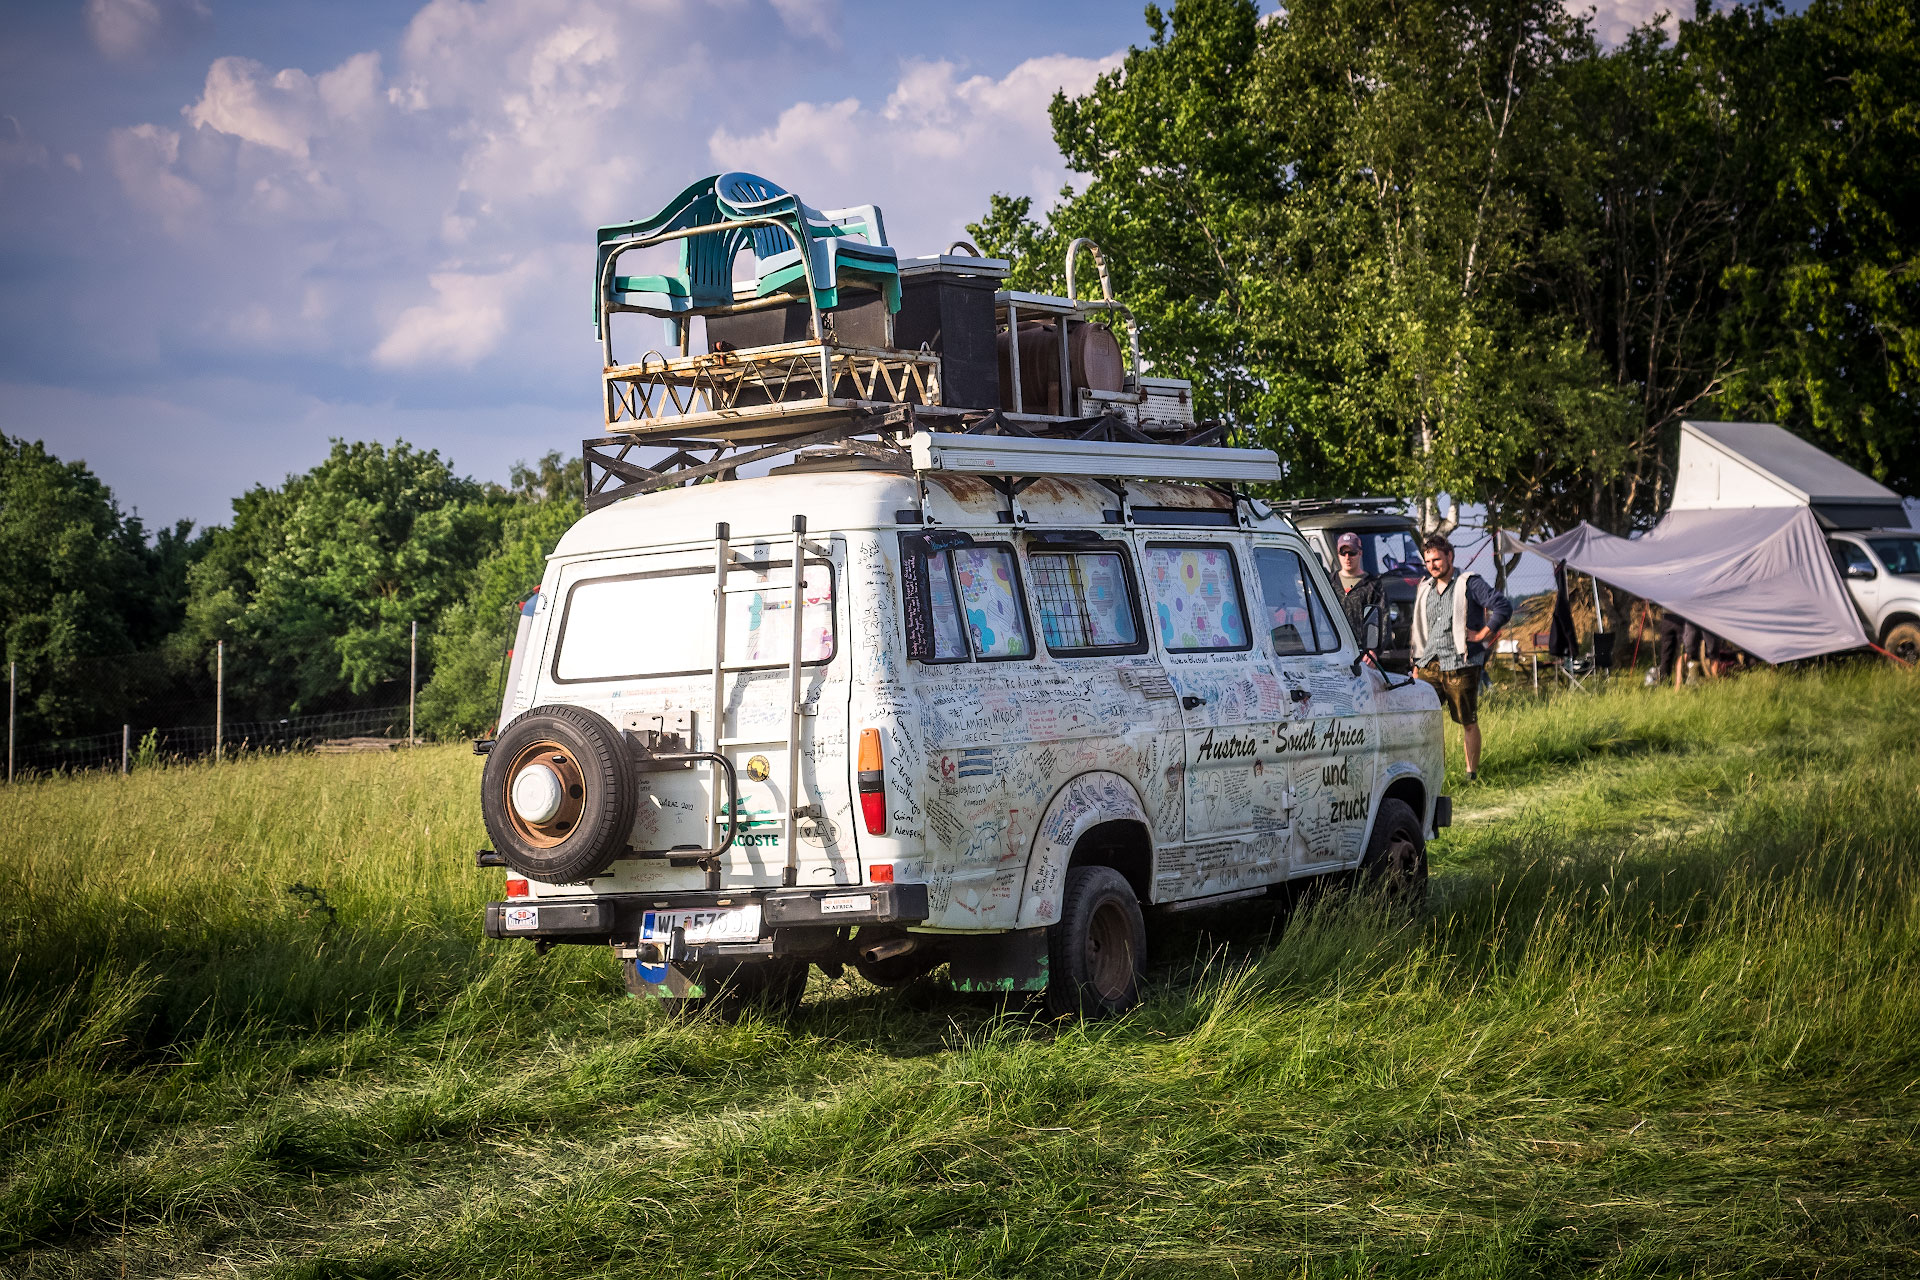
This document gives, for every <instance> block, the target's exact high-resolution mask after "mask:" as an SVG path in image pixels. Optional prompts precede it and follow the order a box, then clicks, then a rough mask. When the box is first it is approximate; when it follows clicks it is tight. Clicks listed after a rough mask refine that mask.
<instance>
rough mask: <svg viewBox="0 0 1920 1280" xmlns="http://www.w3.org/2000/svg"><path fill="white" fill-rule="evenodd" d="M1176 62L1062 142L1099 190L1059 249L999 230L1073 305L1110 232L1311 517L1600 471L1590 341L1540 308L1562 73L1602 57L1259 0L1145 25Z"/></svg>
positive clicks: (1440, 513) (1538, 21) (1131, 286)
mask: <svg viewBox="0 0 1920 1280" xmlns="http://www.w3.org/2000/svg"><path fill="white" fill-rule="evenodd" d="M1147 20H1148V23H1149V26H1150V28H1151V40H1150V42H1149V44H1148V45H1147V46H1146V47H1145V48H1138V49H1133V50H1131V51H1129V53H1128V55H1127V58H1126V60H1125V62H1124V64H1123V65H1122V66H1121V67H1120V68H1119V69H1118V70H1116V71H1115V72H1113V73H1111V74H1109V75H1107V76H1105V77H1103V78H1102V79H1101V80H1100V81H1099V83H1098V84H1097V85H1096V86H1095V88H1094V89H1093V90H1092V91H1091V92H1090V93H1089V94H1087V95H1086V96H1085V97H1082V98H1079V99H1067V98H1064V97H1062V98H1059V99H1056V101H1055V103H1054V106H1053V122H1054V130H1055V136H1056V139H1057V140H1058V142H1059V144H1060V147H1061V152H1062V155H1063V156H1064V157H1065V159H1066V161H1067V162H1068V164H1069V165H1071V166H1072V167H1073V168H1075V169H1076V170H1079V171H1080V172H1082V173H1084V174H1086V175H1087V181H1086V184H1085V186H1084V188H1083V189H1081V190H1080V191H1079V192H1078V193H1071V192H1070V193H1067V194H1066V195H1065V197H1064V198H1063V200H1062V202H1061V203H1060V204H1059V205H1058V206H1057V207H1056V208H1055V209H1054V210H1053V211H1052V212H1051V213H1050V215H1049V217H1048V219H1047V223H1046V225H1045V226H1044V227H1041V226H1039V225H1038V224H1035V223H1032V222H1031V221H1030V220H1029V219H1028V218H1027V216H1026V215H1027V213H1028V210H1027V208H1025V207H1023V206H1022V205H1020V204H1018V203H1015V202H1010V201H1006V200H1004V199H1003V200H1000V201H998V202H996V204H995V205H994V207H993V208H992V209H991V211H990V213H989V216H988V217H987V219H985V220H984V221H983V222H981V223H980V224H978V225H977V226H976V227H975V228H974V230H976V231H977V232H978V233H979V235H980V236H981V238H982V239H983V240H984V241H986V242H987V243H988V245H989V247H990V248H992V249H995V250H1000V251H1006V252H1013V253H1018V254H1021V255H1022V258H1023V264H1025V266H1026V270H1027V272H1028V280H1029V282H1030V283H1032V284H1057V283H1058V275H1057V268H1056V267H1055V266H1054V264H1055V263H1057V262H1058V261H1059V256H1058V255H1059V251H1060V248H1061V247H1062V246H1063V245H1064V243H1065V240H1066V238H1067V237H1069V236H1076V235H1085V236H1089V237H1091V238H1092V239H1094V240H1095V241H1096V242H1098V243H1100V244H1101V245H1102V246H1103V247H1105V248H1106V249H1107V250H1108V251H1109V252H1110V254H1111V255H1112V257H1113V259H1114V267H1115V275H1116V280H1117V283H1118V285H1119V287H1120V291H1121V294H1122V296H1123V297H1124V299H1125V300H1126V301H1127V302H1128V303H1129V305H1130V306H1131V307H1132V308H1133V310H1134V311H1135V313H1136V314H1137V315H1139V317H1140V319H1141V321H1142V324H1143V327H1144V329H1145V331H1146V334H1147V337H1148V345H1149V348H1150V350H1151V351H1152V352H1153V353H1154V355H1155V357H1156V358H1157V359H1158V360H1159V361H1160V362H1161V364H1162V365H1163V366H1170V367H1171V368H1172V369H1175V370H1178V371H1179V372H1182V373H1185V374H1188V375H1189V376H1193V377H1194V378H1195V379H1196V381H1197V382H1198V383H1199V398H1200V406H1201V409H1202V411H1203V412H1209V413H1212V414H1214V415H1216V416H1219V417H1222V418H1224V419H1226V420H1227V421H1229V422H1231V423H1233V424H1234V425H1236V426H1237V427H1239V428H1240V429H1241V431H1242V432H1243V433H1244V434H1245V435H1246V436H1247V437H1250V438H1253V439H1256V440H1259V441H1260V442H1262V443H1265V444H1268V445H1270V446H1271V447H1273V448H1275V449H1277V450H1278V451H1279V452H1280V453H1281V455H1282V457H1283V458H1284V459H1285V460H1286V462H1287V466H1288V475H1287V481H1286V487H1287V488H1288V489H1289V490H1290V491H1291V492H1294V493H1300V494H1314V493H1354V492H1356V491H1358V492H1399V493H1412V494H1414V495H1417V496H1418V497H1420V498H1421V499H1423V500H1424V501H1425V502H1426V503H1427V506H1426V508H1425V517H1426V523H1427V524H1428V525H1429V526H1430V527H1437V528H1450V527H1451V526H1452V524H1453V523H1454V520H1455V519H1456V518H1457V517H1456V513H1455V512H1452V511H1447V510H1442V509H1440V508H1438V507H1437V506H1435V505H1433V502H1434V499H1435V498H1436V497H1437V496H1438V495H1441V494H1454V495H1461V494H1465V495H1471V496H1474V497H1484V496H1485V495H1486V494H1488V493H1489V492H1490V491H1492V490H1494V489H1495V488H1496V487H1497V486H1498V485H1499V484H1500V483H1501V482H1503V481H1504V480H1505V479H1507V478H1508V477H1509V476H1511V475H1513V474H1515V473H1516V472H1517V471H1518V470H1519V469H1521V468H1522V467H1523V466H1525V467H1535V466H1537V465H1538V459H1539V455H1540V454H1541V453H1543V452H1548V453H1568V452H1573V453H1579V454H1582V455H1591V454H1592V453H1594V452H1595V451H1596V450H1598V449H1600V448H1601V447H1602V444H1601V441H1602V439H1603V438H1604V435H1605V431H1606V427H1607V425H1608V423H1609V422H1610V420H1611V419H1612V418H1613V417H1614V416H1616V415H1617V414H1618V412H1619V406H1618V404H1617V402H1616V401H1615V400H1614V399H1613V398H1612V397H1610V396H1608V395H1607V394H1606V393H1605V391H1604V389H1603V388H1602V385H1601V380H1600V378H1599V376H1598V366H1597V363H1596V362H1595V360H1594V359H1593V356H1592V353H1591V352H1590V351H1589V350H1588V349H1587V347H1586V344H1585V343H1584V341H1583V340H1582V335H1581V334H1580V333H1579V332H1578V330H1577V329H1576V328H1574V327H1573V326H1572V325H1570V324H1569V323H1567V321H1566V320H1565V318H1564V317H1562V316H1559V315H1557V314H1553V313H1550V312H1542V311H1540V310H1539V309H1538V308H1533V307H1530V306H1528V305H1527V302H1528V300H1527V297H1526V293H1527V290H1526V281H1525V269H1526V267H1527V266H1528V265H1529V264H1530V263H1532V262H1533V261H1534V260H1535V259H1536V258H1537V257H1538V256H1539V254H1540V252H1541V250H1542V245H1543V243H1544V241H1545V238H1546V235H1547V233H1548V231H1549V227H1548V225H1547V223H1546V220H1545V212H1544V201H1543V200H1542V199H1541V198H1540V190H1539V182H1538V175H1539V174H1540V173H1542V172H1543V171H1544V170H1546V169H1548V168H1550V167H1551V166H1553V165H1555V164H1557V163H1559V162H1560V161H1559V153H1560V151H1562V150H1563V149H1565V148H1566V147H1567V145H1568V142H1567V137H1568V123H1569V122H1568V118H1567V117H1568V112H1569V110H1570V105H1569V103H1568V101H1567V99H1566V95H1565V94H1564V93H1563V92H1562V91H1561V89H1560V87H1559V85H1558V83H1557V81H1556V79H1555V73H1556V72H1557V71H1558V69H1559V68H1561V67H1563V66H1564V65H1566V64H1567V63H1568V62H1570V61H1573V60H1576V59H1578V58H1581V57H1585V56H1588V55H1589V54H1590V53H1591V49H1592V45H1591V41H1590V40H1589V38H1588V37H1587V35H1586V33H1585V31H1584V29H1583V28H1582V26H1581V25H1580V23H1579V22H1577V21H1575V20H1574V19H1572V18H1570V17H1568V15H1567V13H1566V12H1565V10H1564V8H1563V7H1562V6H1561V5H1559V4H1558V3H1555V2H1553V0H1471V2H1460V0H1455V2H1452V3H1447V2H1442V0H1407V2H1394V0H1302V2H1301V3H1296V4H1292V5H1289V6H1288V7H1287V8H1286V9H1285V10H1283V11H1281V12H1280V13H1278V14H1275V15H1273V16H1272V17H1271V18H1269V19H1267V20H1265V21H1261V20H1260V19H1259V17H1258V15H1257V13H1256V11H1255V8H1254V6H1253V5H1252V4H1250V3H1245V2H1243V0H1189V2H1187V3H1182V4H1180V5H1177V6H1175V8H1174V9H1173V10H1172V12H1171V14H1164V15H1163V14H1162V13H1161V12H1160V11H1158V10H1157V9H1152V8H1150V9H1149V10H1148V11H1147Z"/></svg>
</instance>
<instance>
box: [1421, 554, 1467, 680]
mask: <svg viewBox="0 0 1920 1280" xmlns="http://www.w3.org/2000/svg"><path fill="white" fill-rule="evenodd" d="M1465 576H1466V575H1465V574H1461V573H1456V574H1454V575H1453V581H1451V582H1449V583H1447V585H1446V586H1444V587H1442V586H1440V585H1439V584H1438V583H1434V584H1432V587H1431V589H1430V590H1429V591H1428V593H1427V647H1426V649H1425V651H1424V652H1421V653H1416V654H1414V655H1413V660H1414V662H1415V664H1416V665H1419V666H1422V667H1424V666H1426V665H1427V664H1428V663H1429V662H1438V663H1439V664H1440V669H1441V670H1442V671H1458V670H1459V669H1460V668H1462V667H1464V666H1466V665H1467V655H1466V654H1464V653H1461V652H1460V650H1459V649H1457V648H1455V647H1454V643H1453V593H1454V590H1455V588H1457V587H1458V586H1459V585H1460V579H1462V578H1463V577H1465Z"/></svg>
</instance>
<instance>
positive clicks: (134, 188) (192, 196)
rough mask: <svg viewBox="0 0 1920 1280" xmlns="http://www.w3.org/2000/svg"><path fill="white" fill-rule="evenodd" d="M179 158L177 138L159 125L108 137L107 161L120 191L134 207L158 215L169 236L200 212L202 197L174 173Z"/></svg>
mask: <svg viewBox="0 0 1920 1280" xmlns="http://www.w3.org/2000/svg"><path fill="white" fill-rule="evenodd" d="M179 159H180V135H179V133H178V132H176V131H175V130H172V129H163V128H161V127H160V126H158V125H152V124H137V125H134V126H133V127H132V128H131V129H115V130H114V131H113V132H112V133H111V134H110V135H108V137H107V160H108V162H109V163H110V164H111V165H112V166H113V174H114V177H116V178H118V179H119V180H120V186H121V189H122V190H124V191H125V192H126V193H127V197H128V198H129V199H130V200H132V201H133V202H134V204H136V205H137V206H139V207H140V208H142V209H145V210H147V211H148V212H149V213H156V214H158V215H160V220H161V222H162V224H163V225H164V226H165V227H166V228H167V231H168V233H169V234H172V235H178V234H180V233H181V232H182V231H184V229H185V228H186V226H187V224H188V222H189V220H190V219H192V218H193V217H194V216H195V215H196V214H198V213H199V212H200V208H201V205H202V204H203V203H204V202H205V197H204V194H203V193H202V192H201V190H200V188H199V187H198V186H196V185H195V184H194V183H193V182H191V181H190V180H188V179H187V178H184V177H182V176H180V175H179V174H178V173H176V172H174V165H175V163H176V162H177V161H178V160H179Z"/></svg>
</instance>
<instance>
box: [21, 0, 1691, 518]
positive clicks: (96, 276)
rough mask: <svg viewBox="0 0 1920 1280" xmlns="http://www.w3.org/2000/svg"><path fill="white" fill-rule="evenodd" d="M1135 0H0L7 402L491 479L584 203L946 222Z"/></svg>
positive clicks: (81, 434) (148, 465)
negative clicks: (416, 459)
mask: <svg viewBox="0 0 1920 1280" xmlns="http://www.w3.org/2000/svg"><path fill="white" fill-rule="evenodd" d="M1142 7H1143V6H1142V5H1140V4H1137V3H1133V2H1131V0H1051V2H1050V3H1046V4H1035V3H1017V2H1013V0H971V2H970V3H966V4H955V3H948V4H924V3H922V4H911V5H903V4H891V5H889V4H881V3H872V2H868V0H625V2H622V0H428V3H425V4H423V5H419V6H418V7H416V6H414V5H412V4H409V3H379V4H377V3H371V2H369V0H325V2H322V0H278V2H277V3H272V4H252V5H244V4H240V3H236V0H65V2H62V3H50V2H48V0H40V2H39V3H19V2H17V0H7V3H5V4H4V5H0V22H3V23H4V28H0V30H3V32H4V34H3V35H0V432H5V433H7V434H10V435H14V436H22V437H26V438H29V439H40V440H44V441H45V442H46V444H47V447H48V448H49V449H51V450H52V451H53V452H54V453H56V454H58V455H59V456H61V457H63V458H67V459H84V460H85V461H86V462H87V463H88V464H89V465H90V466H91V467H92V469H93V470H94V472H95V473H96V474H97V475H99V476H100V477H101V478H102V479H103V480H104V481H105V482H106V483H107V484H108V485H109V486H111V487H112V489H113V490H114V492H115V494H116V495H117V496H118V498H119V499H120V502H121V504H122V505H123V507H127V508H130V509H135V510H137V511H138V512H139V513H140V515H141V516H142V518H143V519H144V520H145V521H146V522H147V524H148V526H149V528H152V527H154V526H156V525H160V524H168V523H171V522H172V521H174V520H177V519H181V518H186V519H191V520H193V521H195V522H197V523H200V524H203V525H204V524H209V523H224V522H225V520H226V519H227V518H228V515H229V513H230V505H229V504H230V502H231V500H232V498H233V497H234V496H236V495H238V494H239V493H241V492H243V491H244V490H245V489H247V488H248V487H250V486H252V485H255V484H261V483H265V484H277V483H279V482H280V481H281V480H282V479H283V478H284V477H285V476H286V475H288V474H289V473H295V472H300V471H304V470H306V469H307V468H309V467H311V466H313V465H314V464H315V463H317V462H318V461H320V460H321V459H322V458H324V457H325V456H326V452H327V449H328V441H329V439H330V438H332V437H343V438H346V439H349V440H379V441H384V442H391V441H393V440H395V439H405V440H407V441H408V442H410V443H412V444H415V445H418V446H421V447H427V448H437V449H439V450H440V451H441V453H442V454H443V456H446V457H448V458H450V459H451V460H452V462H453V464H454V465H455V467H456V469H458V470H459V471H461V472H462V473H464V474H469V475H473V476H475V477H478V478H481V479H492V480H501V481H504V480H505V479H506V477H507V472H508V469H509V467H510V466H511V465H512V464H513V463H514V462H515V461H518V460H532V459H535V458H537V457H539V456H540V455H541V454H543V453H545V452H547V451H549V450H555V449H557V450H560V451H561V452H563V453H569V454H570V453H573V452H576V451H577V450H578V448H579V442H580V439H581V438H582V437H583V436H587V435H595V434H599V431H598V423H599V413H600V408H599V404H600V401H599V396H600V391H599V359H600V356H599V347H598V344H597V342H596V341H595V340H594V338H593V332H592V324H591V313H590V303H591V289H592V278H591V277H592V262H593V251H592V234H593V229H594V228H595V227H597V226H599V225H601V224H604V223H610V222H615V221H622V220H626V219H631V218H635V217H640V216H644V215H647V214H651V213H653V212H654V211H656V210H657V209H658V208H659V207H660V205H662V204H663V203H664V202H665V201H666V200H667V199H668V198H669V197H670V196H672V195H673V194H674V193H676V192H677V191H679V190H680V189H681V188H682V187H683V186H685V185H686V184H687V183H688V182H690V181H692V180H694V179H696V178H699V177H701V176H704V175H706V174H709V173H715V172H719V171H722V170H729V169H746V170H751V171H754V172H758V173H764V174H766V175H767V176H769V177H771V178H773V179H774V180H775V181H777V182H780V183H782V184H783V185H785V186H787V187H789V188H791V189H793V190H795V191H797V192H798V193H799V194H800V195H801V196H802V198H804V199H805V200H806V201H807V202H808V203H809V204H812V205H814V206H816V207H820V208H833V207H844V206H851V205H861V204H878V205H880V206H881V207H882V209H883V210H884V214H885V218H886V227H887V235H888V240H889V242H890V243H892V244H894V245H896V246H897V247H899V249H900V251H901V254H902V256H903V257H904V256H916V255H920V254H931V253H938V252H940V251H941V250H942V249H943V248H945V247H946V245H947V244H948V242H949V241H951V240H952V239H953V238H955V237H956V236H960V235H963V234H964V227H965V224H966V223H968V222H970V221H974V220H977V219H978V218H979V217H980V216H981V215H982V214H983V213H984V212H985V211H986V207H987V201H988V197H989V195H990V194H992V193H994V192H1007V193H1010V194H1014V195H1027V196H1032V197H1034V198H1035V199H1036V201H1037V202H1038V203H1039V204H1041V205H1044V204H1045V203H1046V202H1047V201H1048V200H1049V199H1050V198H1051V197H1052V196H1053V194H1054V193H1056V192H1057V191H1058V190H1059V189H1060V187H1061V186H1062V184H1063V183H1066V182H1069V181H1070V180H1071V178H1072V175H1071V174H1069V173H1068V172H1067V171H1066V170H1065V169H1064V167H1063V166H1062V164H1061V162H1060V157H1059V154H1058V152H1057V151H1056V150H1055V148H1054V146H1053V142H1052V138H1051V134H1050V131H1049V129H1048V124H1047V112H1046V109H1047V103H1048V102H1049V100H1050V99H1051V98H1052V97H1053V95H1054V93H1055V92H1057V91H1060V90H1065V91H1066V92H1068V93H1070V94H1071V93H1077V92H1082V91H1084V90H1086V89H1087V88H1089V87H1090V86H1091V85H1092V83H1093V81H1094V79H1095V78H1096V77H1097V76H1098V75H1099V74H1100V73H1101V72H1103V71H1105V70H1107V69H1109V68H1112V67H1114V66H1115V65H1117V64H1118V62H1119V59H1120V57H1121V56H1122V55H1123V54H1124V52H1125V50H1126V48H1127V47H1128V45H1130V44H1140V43H1144V42H1145V40H1146V39H1147V28H1146V26H1145V23H1144V21H1143V19H1142V16H1141V10H1142ZM1665 7H1667V6H1664V5H1661V4H1659V3H1658V2H1657V0H1599V3H1598V7H1597V8H1596V11H1595V28H1596V31H1597V32H1598V34H1599V35H1600V36H1601V37H1602V38H1603V39H1607V40H1609V41H1611V40H1617V39H1618V38H1619V37H1620V36H1621V35H1623V34H1624V33H1625V31H1626V30H1627V29H1629V28H1630V27H1631V25H1632V24H1633V23H1634V22H1636V21H1639V20H1643V19H1644V18H1645V17H1650V16H1651V15H1652V14H1653V13H1654V12H1656V11H1658V10H1660V9H1662V8H1665Z"/></svg>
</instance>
